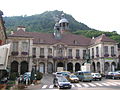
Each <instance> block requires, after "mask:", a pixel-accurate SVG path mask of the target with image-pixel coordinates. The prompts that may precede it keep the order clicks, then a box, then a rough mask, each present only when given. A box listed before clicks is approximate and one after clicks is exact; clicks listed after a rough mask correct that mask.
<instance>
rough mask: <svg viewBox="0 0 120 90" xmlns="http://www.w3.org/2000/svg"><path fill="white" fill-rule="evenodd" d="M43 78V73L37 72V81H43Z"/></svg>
mask: <svg viewBox="0 0 120 90" xmlns="http://www.w3.org/2000/svg"><path fill="white" fill-rule="evenodd" d="M42 77H43V73H41V72H37V73H36V79H37V80H41V79H42Z"/></svg>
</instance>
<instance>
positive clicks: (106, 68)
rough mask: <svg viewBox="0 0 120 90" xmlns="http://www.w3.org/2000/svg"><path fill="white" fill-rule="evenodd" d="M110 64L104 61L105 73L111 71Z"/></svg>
mask: <svg viewBox="0 0 120 90" xmlns="http://www.w3.org/2000/svg"><path fill="white" fill-rule="evenodd" d="M109 68H110V64H109V63H108V62H105V63H104V71H105V73H107V72H109V71H110V69H109Z"/></svg>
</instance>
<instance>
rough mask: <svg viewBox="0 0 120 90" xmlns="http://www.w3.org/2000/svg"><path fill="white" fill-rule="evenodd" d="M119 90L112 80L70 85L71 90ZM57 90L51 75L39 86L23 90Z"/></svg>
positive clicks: (117, 84)
mask: <svg viewBox="0 0 120 90" xmlns="http://www.w3.org/2000/svg"><path fill="white" fill-rule="evenodd" d="M101 88H102V89H103V90H104V89H105V90H106V89H110V90H115V89H120V80H112V79H103V80H102V81H92V82H79V83H72V90H79V89H80V90H86V89H89V90H100V89H101ZM42 89H43V90H47V89H52V90H59V89H58V88H55V87H53V76H52V75H50V74H49V75H45V76H44V77H43V79H42V80H41V83H40V84H39V85H34V86H32V85H30V86H29V87H28V88H26V89H25V90H42Z"/></svg>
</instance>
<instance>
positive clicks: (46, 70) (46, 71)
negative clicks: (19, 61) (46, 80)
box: [45, 62, 48, 74]
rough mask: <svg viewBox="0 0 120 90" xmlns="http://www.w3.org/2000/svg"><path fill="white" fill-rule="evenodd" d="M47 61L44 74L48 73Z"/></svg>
mask: <svg viewBox="0 0 120 90" xmlns="http://www.w3.org/2000/svg"><path fill="white" fill-rule="evenodd" d="M47 68H48V67H47V62H46V63H45V74H47V73H48V71H47Z"/></svg>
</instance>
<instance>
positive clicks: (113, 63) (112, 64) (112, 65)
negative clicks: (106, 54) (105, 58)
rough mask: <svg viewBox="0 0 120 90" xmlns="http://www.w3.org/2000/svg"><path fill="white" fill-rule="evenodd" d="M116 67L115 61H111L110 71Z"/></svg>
mask: <svg viewBox="0 0 120 90" xmlns="http://www.w3.org/2000/svg"><path fill="white" fill-rule="evenodd" d="M115 69H116V63H115V62H112V63H111V71H112V72H114V71H115Z"/></svg>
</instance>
